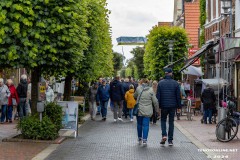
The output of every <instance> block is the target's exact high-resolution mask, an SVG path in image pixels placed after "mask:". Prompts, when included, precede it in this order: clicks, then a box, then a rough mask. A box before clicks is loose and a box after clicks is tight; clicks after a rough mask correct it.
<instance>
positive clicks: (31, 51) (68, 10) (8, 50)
mask: <svg viewBox="0 0 240 160" xmlns="http://www.w3.org/2000/svg"><path fill="white" fill-rule="evenodd" d="M85 1H86V0H74V1H73V0H72V1H60V0H55V1H53V0H45V1H44V2H43V0H35V1H29V0H25V1H18V0H2V1H1V2H0V8H1V11H0V15H1V16H0V20H1V21H0V28H1V29H0V53H1V57H0V66H4V67H5V66H6V65H11V66H14V67H26V68H35V67H40V68H42V69H43V70H44V69H46V70H49V71H54V70H58V69H59V68H66V67H67V66H68V65H69V64H71V63H72V62H73V61H72V58H74V59H75V60H76V59H77V58H79V57H82V55H83V50H84V49H86V48H87V43H88V37H87V33H86V24H87V23H86V21H87V16H86V14H85V12H86V8H84V7H85V6H86V5H85V3H86V2H85ZM79 33H81V34H79ZM67 69H69V68H67Z"/></svg>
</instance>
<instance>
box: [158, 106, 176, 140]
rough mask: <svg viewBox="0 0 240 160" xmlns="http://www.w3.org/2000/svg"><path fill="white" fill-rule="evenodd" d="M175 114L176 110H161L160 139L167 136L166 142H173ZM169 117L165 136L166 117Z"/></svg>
mask: <svg viewBox="0 0 240 160" xmlns="http://www.w3.org/2000/svg"><path fill="white" fill-rule="evenodd" d="M175 112H176V108H167V109H166V108H164V109H161V128H162V137H165V136H167V135H168V141H172V140H173V131H174V115H175ZM168 115H169V118H168V120H169V122H168V123H169V127H168V134H167V131H166V130H167V127H166V122H167V116H168Z"/></svg>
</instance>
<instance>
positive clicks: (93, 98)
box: [88, 83, 98, 121]
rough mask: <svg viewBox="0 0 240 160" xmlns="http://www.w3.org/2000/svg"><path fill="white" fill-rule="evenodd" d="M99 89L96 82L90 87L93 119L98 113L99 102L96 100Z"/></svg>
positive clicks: (89, 101)
mask: <svg viewBox="0 0 240 160" xmlns="http://www.w3.org/2000/svg"><path fill="white" fill-rule="evenodd" d="M97 90H98V83H94V84H93V85H92V86H91V87H90V88H89V99H88V103H89V112H90V115H91V120H93V121H94V120H95V117H96V114H97V102H96V97H97Z"/></svg>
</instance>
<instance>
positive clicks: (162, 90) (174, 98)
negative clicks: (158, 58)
mask: <svg viewBox="0 0 240 160" xmlns="http://www.w3.org/2000/svg"><path fill="white" fill-rule="evenodd" d="M157 99H158V103H159V107H160V108H181V98H180V87H179V85H178V83H177V81H175V80H173V79H172V77H171V76H165V78H164V79H163V80H161V81H160V82H159V83H158V88H157Z"/></svg>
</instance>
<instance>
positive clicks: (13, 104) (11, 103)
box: [6, 79, 19, 123]
mask: <svg viewBox="0 0 240 160" xmlns="http://www.w3.org/2000/svg"><path fill="white" fill-rule="evenodd" d="M7 86H8V89H9V91H10V92H11V96H10V97H9V98H8V107H7V118H6V119H7V120H6V121H9V123H12V114H13V113H14V114H13V115H14V116H15V114H16V111H17V109H16V108H17V104H18V103H19V98H18V94H17V90H16V88H15V87H14V85H13V81H12V80H11V79H8V80H7ZM13 109H14V111H13Z"/></svg>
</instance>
